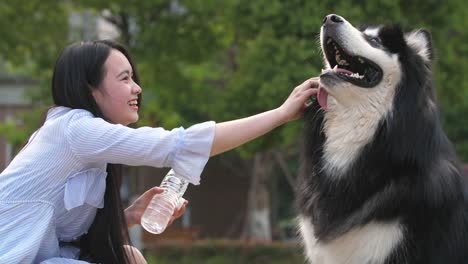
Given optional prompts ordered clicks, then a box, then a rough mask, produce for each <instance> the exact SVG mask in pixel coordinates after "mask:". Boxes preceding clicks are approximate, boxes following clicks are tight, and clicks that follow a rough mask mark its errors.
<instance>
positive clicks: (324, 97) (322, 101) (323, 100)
mask: <svg viewBox="0 0 468 264" xmlns="http://www.w3.org/2000/svg"><path fill="white" fill-rule="evenodd" d="M317 100H318V103H319V105H320V106H321V107H322V108H323V109H325V110H326V109H327V101H328V93H327V91H326V90H325V89H324V88H323V87H319V89H318V93H317Z"/></svg>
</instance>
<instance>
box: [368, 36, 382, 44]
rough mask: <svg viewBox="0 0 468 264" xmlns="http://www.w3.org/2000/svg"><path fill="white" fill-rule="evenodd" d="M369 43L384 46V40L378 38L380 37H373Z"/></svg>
mask: <svg viewBox="0 0 468 264" xmlns="http://www.w3.org/2000/svg"><path fill="white" fill-rule="evenodd" d="M369 41H370V42H373V43H375V44H379V45H381V44H382V40H381V39H380V38H378V37H371V38H369Z"/></svg>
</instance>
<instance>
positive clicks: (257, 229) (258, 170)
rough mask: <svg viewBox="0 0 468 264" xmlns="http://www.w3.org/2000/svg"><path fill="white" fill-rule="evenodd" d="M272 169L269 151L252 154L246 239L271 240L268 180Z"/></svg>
mask: <svg viewBox="0 0 468 264" xmlns="http://www.w3.org/2000/svg"><path fill="white" fill-rule="evenodd" d="M272 169H273V161H272V155H271V153H269V152H264V153H258V154H256V155H255V156H254V159H253V168H252V178H251V183H250V189H249V193H248V204H247V214H246V216H247V219H246V225H245V227H244V235H243V236H244V238H246V239H253V240H262V241H271V233H272V232H271V216H270V192H269V182H270V176H271V173H272Z"/></svg>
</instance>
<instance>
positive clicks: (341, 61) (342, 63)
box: [338, 60, 349, 66]
mask: <svg viewBox="0 0 468 264" xmlns="http://www.w3.org/2000/svg"><path fill="white" fill-rule="evenodd" d="M338 64H339V65H345V66H347V65H349V63H348V62H347V61H346V60H340V61H339V62H338Z"/></svg>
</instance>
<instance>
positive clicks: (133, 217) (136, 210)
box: [124, 187, 188, 227]
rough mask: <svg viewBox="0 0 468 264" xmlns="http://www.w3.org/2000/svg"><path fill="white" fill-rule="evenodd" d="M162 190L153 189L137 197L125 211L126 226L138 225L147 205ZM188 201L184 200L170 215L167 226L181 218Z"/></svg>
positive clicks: (158, 188)
mask: <svg viewBox="0 0 468 264" xmlns="http://www.w3.org/2000/svg"><path fill="white" fill-rule="evenodd" d="M163 191H164V189H162V188H160V187H153V188H151V189H149V190H148V191H146V192H145V193H143V194H142V195H141V196H140V197H138V198H137V199H136V200H135V201H134V202H133V203H132V205H130V206H129V207H128V208H127V209H125V211H124V212H125V219H126V221H127V226H128V227H131V226H133V225H136V224H140V222H141V217H142V216H143V213H144V212H145V210H146V207H148V205H149V203H150V202H151V200H152V199H153V197H154V196H155V195H156V194H159V193H162V192H163ZM187 203H188V201H186V200H184V202H183V204H182V206H181V207H180V208H176V209H175V210H174V214H173V215H172V218H171V220H170V221H169V225H170V224H172V222H174V220H176V219H177V218H179V217H181V216H182V215H183V214H184V212H185V206H186V205H187Z"/></svg>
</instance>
